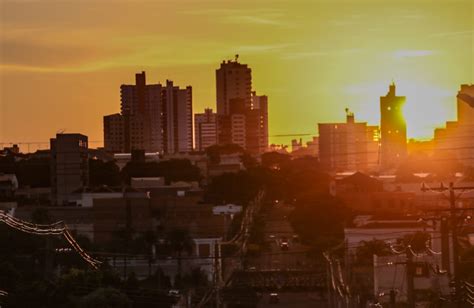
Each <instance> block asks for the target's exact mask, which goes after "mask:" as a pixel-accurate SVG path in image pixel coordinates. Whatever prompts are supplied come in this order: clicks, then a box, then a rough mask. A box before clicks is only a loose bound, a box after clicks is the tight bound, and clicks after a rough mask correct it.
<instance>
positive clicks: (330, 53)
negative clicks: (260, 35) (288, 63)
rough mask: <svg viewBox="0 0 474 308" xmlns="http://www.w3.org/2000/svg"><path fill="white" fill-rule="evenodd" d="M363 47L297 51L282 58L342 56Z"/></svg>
mask: <svg viewBox="0 0 474 308" xmlns="http://www.w3.org/2000/svg"><path fill="white" fill-rule="evenodd" d="M362 51H363V49H361V48H347V49H337V50H315V51H296V52H290V53H287V54H285V55H284V56H283V57H282V59H285V60H298V59H307V58H317V57H326V56H340V55H345V54H355V53H360V52H362Z"/></svg>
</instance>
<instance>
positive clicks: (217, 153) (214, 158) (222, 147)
mask: <svg viewBox="0 0 474 308" xmlns="http://www.w3.org/2000/svg"><path fill="white" fill-rule="evenodd" d="M234 153H240V154H244V153H245V150H244V149H243V148H242V147H241V146H240V145H238V144H232V143H231V144H215V145H212V146H210V147H208V148H207V149H206V155H207V157H208V158H209V161H210V162H211V163H212V164H218V163H219V162H220V160H221V155H224V154H234Z"/></svg>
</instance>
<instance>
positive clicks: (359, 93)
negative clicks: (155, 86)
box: [0, 0, 473, 147]
mask: <svg viewBox="0 0 474 308" xmlns="http://www.w3.org/2000/svg"><path fill="white" fill-rule="evenodd" d="M183 3H184V2H183ZM183 3H181V4H172V3H169V2H166V1H165V2H159V3H156V4H155V3H154V4H152V3H149V2H143V3H142V4H143V5H141V6H138V7H134V6H133V5H130V2H127V1H125V2H120V3H117V4H116V5H114V6H113V7H109V9H110V11H111V12H110V13H111V14H112V15H113V13H115V14H123V13H124V12H125V11H126V10H127V12H129V13H130V14H131V15H130V16H131V17H130V19H129V21H126V22H124V23H123V24H120V25H119V24H117V22H115V21H113V20H111V19H109V18H104V19H102V17H103V16H102V15H101V14H99V12H100V11H101V10H102V9H105V7H104V4H101V3H99V2H94V1H91V2H90V6H88V7H82V6H81V7H77V6H75V5H74V4H73V3H67V2H65V3H62V4H61V5H58V6H57V7H55V10H48V9H50V8H51V7H52V5H54V3H53V2H41V3H38V2H23V1H22V2H19V1H6V2H4V3H2V6H3V7H4V9H3V10H2V11H3V12H7V11H8V16H7V15H6V14H4V15H5V16H2V20H3V21H2V25H4V27H2V30H0V33H1V34H0V35H1V40H2V44H1V45H2V56H0V60H1V64H0V65H1V68H2V69H1V71H0V87H1V92H2V95H1V111H2V112H1V113H2V116H1V120H2V121H1V124H0V140H1V141H2V142H26V141H41V142H45V143H47V141H48V138H49V137H50V136H51V135H54V134H55V133H56V132H58V131H61V130H64V129H65V130H66V132H76V131H79V132H82V133H84V134H86V135H88V136H89V137H90V140H91V141H92V143H91V146H94V147H96V146H101V145H102V144H101V143H94V141H99V140H102V139H103V138H101V135H102V128H101V126H102V123H101V122H102V119H101V115H102V114H109V113H111V112H115V111H118V108H117V104H118V102H119V101H120V98H119V95H118V94H117V91H116V89H117V86H119V85H120V84H122V83H130V82H131V78H130V76H133V75H132V74H134V73H135V72H137V71H142V70H145V71H147V72H148V73H149V75H150V76H152V79H151V80H150V83H155V82H156V81H158V80H165V79H171V80H173V81H175V82H176V83H177V84H182V85H188V84H189V85H191V86H192V87H193V103H194V108H193V110H194V112H195V113H200V112H203V110H204V108H207V107H208V108H213V109H215V110H216V105H215V104H216V97H215V88H214V83H215V76H214V71H215V69H216V68H217V66H218V64H219V62H220V61H221V60H222V59H232V58H233V55H234V54H236V53H238V54H240V56H241V61H242V62H243V63H246V64H248V65H249V66H250V67H252V70H253V73H254V74H253V75H254V78H253V84H254V86H255V88H256V89H258V91H259V93H264V94H265V95H268V97H269V99H270V101H271V107H270V108H269V119H270V120H269V135H270V143H276V144H280V143H285V144H289V143H290V140H291V139H292V138H294V137H293V136H290V137H277V136H279V135H293V134H309V135H315V134H317V128H316V127H317V123H320V122H330V121H341V120H343V112H342V111H343V110H344V108H346V107H349V108H350V109H351V110H352V111H354V113H355V114H356V115H357V117H358V118H359V119H362V120H364V121H367V122H368V123H369V124H371V125H373V124H378V123H379V112H378V108H377V106H378V97H379V96H381V95H383V94H384V93H385V91H386V87H387V84H389V83H390V82H391V81H392V80H394V81H395V82H396V83H397V88H398V92H399V93H400V95H403V96H406V97H407V104H406V108H405V112H406V119H407V131H408V137H409V138H413V137H416V138H423V139H424V138H429V137H432V136H433V131H434V128H435V127H440V126H443V125H444V123H445V121H447V120H453V119H455V117H456V111H455V110H456V108H455V107H456V106H455V96H456V93H457V91H458V89H459V86H460V85H461V84H469V83H472V82H473V79H472V78H473V77H472V75H473V74H472V71H473V69H472V63H473V62H472V48H471V47H470V46H471V45H472V42H473V40H472V30H473V26H472V9H473V6H472V3H471V2H470V1H456V2H452V1H449V2H448V3H446V1H438V3H437V5H433V4H431V2H428V1H424V0H418V1H415V2H412V3H408V2H400V3H397V4H391V5H386V4H384V5H377V4H374V3H371V2H362V3H358V4H357V5H354V4H351V3H348V2H347V1H346V2H343V1H339V2H337V3H334V4H329V3H327V2H325V1H319V2H316V3H310V2H305V1H299V2H297V3H296V4H295V5H293V6H290V5H288V4H285V3H279V2H277V3H274V4H273V3H272V5H270V4H269V3H270V2H268V1H260V2H257V4H256V5H255V7H251V6H250V4H249V2H245V1H244V2H241V5H240V6H239V5H237V4H236V3H217V2H215V1H206V2H203V3H202V4H201V5H200V8H197V7H195V4H193V3H191V2H185V3H186V5H183ZM309 8H312V9H314V10H309ZM153 9H154V10H153ZM306 9H308V10H306ZM33 11H39V12H42V13H41V14H34V15H32V14H30V13H32V12H33ZM306 11H308V12H306ZM310 11H316V12H319V13H318V14H317V17H318V18H316V19H314V18H313V16H312V15H311V14H310V13H309V12H310ZM153 12H155V13H153ZM156 12H158V13H156ZM161 12H163V13H169V14H168V15H170V16H167V17H166V18H162V19H157V20H156V23H157V25H156V27H150V26H151V24H150V22H149V21H142V20H141V19H142V18H139V17H143V16H147V17H149V18H151V17H154V16H155V17H156V16H161V15H162V14H161ZM59 13H60V14H59ZM140 14H142V15H140ZM156 14H158V15H156ZM30 15H31V16H30ZM99 15H100V17H101V18H99ZM164 15H166V14H164ZM385 15H389V16H390V17H389V18H383V16H385ZM28 16H29V17H28ZM453 16H456V18H453ZM48 18H49V19H48ZM78 18H80V19H81V20H83V21H88V22H89V23H90V25H88V26H86V25H85V24H88V23H87V22H78V23H75V24H74V25H73V24H72V23H71V22H69V20H71V21H77V20H78ZM173 18H175V20H172V19H173ZM143 19H144V20H148V19H147V18H143ZM153 20H155V19H153ZM166 22H168V23H169V24H166ZM180 22H183V24H181V23H180ZM203 22H204V23H203ZM185 25H187V26H185ZM216 25H218V26H219V29H214V28H215V27H214V26H216ZM90 26H94V27H96V28H97V31H95V32H96V33H91V31H90V28H88V27H90ZM165 27H166V29H168V30H169V31H168V32H169V33H168V32H165V31H164V29H165ZM7 28H8V31H7ZM150 28H156V30H150ZM382 29H383V30H382ZM250 30H251V31H250ZM249 31H250V34H249V35H244V33H249ZM187 32H189V33H187ZM203 33H205V35H203ZM262 34H264V36H262ZM69 35H70V36H71V37H77V41H76V40H66V39H65V38H66V36H69ZM260 37H264V39H259V38H260ZM57 40H60V41H61V44H58V43H57ZM74 41H76V42H74ZM217 41H219V42H220V46H221V47H220V48H217V46H216V44H215V43H213V42H217ZM163 42H167V43H170V44H166V46H165V45H163ZM442 42H443V43H442ZM189 44H193V48H187V46H188V45H189ZM458 46H467V47H466V48H458ZM79 47H80V48H79ZM29 50H35V53H34V54H31V53H30V51H29ZM26 88H27V89H28V90H26ZM295 104H297V105H298V106H299V108H291V107H290V106H294V105H295ZM326 105H330V106H331V108H325V106H326ZM25 110H26V111H25ZM421 113H423V114H424V115H425V116H424V117H422V118H418V117H419V116H418V115H419V114H421ZM52 119H54V120H55V121H51V120H52ZM18 120H20V121H24V122H25V123H30V124H31V125H34V126H35V128H36V129H35V130H31V129H29V128H28V127H26V126H25V127H17V126H16V125H15V123H17V121H18ZM309 135H308V137H307V139H310V138H311V137H310V136H309Z"/></svg>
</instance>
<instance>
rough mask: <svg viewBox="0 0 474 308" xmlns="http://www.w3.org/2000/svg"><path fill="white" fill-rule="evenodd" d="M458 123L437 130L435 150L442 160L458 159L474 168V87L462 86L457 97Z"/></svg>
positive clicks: (447, 124)
mask: <svg viewBox="0 0 474 308" xmlns="http://www.w3.org/2000/svg"><path fill="white" fill-rule="evenodd" d="M457 109H458V110H457V116H458V119H457V121H449V122H446V126H445V127H444V128H438V129H436V130H435V136H434V149H435V153H436V154H437V155H438V157H439V159H441V160H444V161H446V160H449V159H457V160H458V162H459V163H461V164H463V165H465V166H471V167H472V166H474V85H461V89H460V90H459V92H458V95H457Z"/></svg>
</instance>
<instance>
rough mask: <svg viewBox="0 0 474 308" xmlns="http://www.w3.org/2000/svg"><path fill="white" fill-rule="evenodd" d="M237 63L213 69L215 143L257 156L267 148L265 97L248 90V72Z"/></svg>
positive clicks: (228, 63) (249, 88) (249, 71)
mask: <svg viewBox="0 0 474 308" xmlns="http://www.w3.org/2000/svg"><path fill="white" fill-rule="evenodd" d="M237 60H238V57H236V59H235V61H223V62H222V63H221V66H220V68H219V69H217V70H216V98H217V140H218V143H219V144H229V143H234V144H238V145H240V146H241V147H242V148H244V149H245V150H247V151H248V152H250V153H252V154H260V153H263V152H264V151H265V150H266V149H267V148H268V97H267V96H265V95H261V96H260V95H257V94H256V92H255V91H252V70H251V69H250V68H249V67H248V66H247V65H246V64H241V63H239V62H238V61H237Z"/></svg>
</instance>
